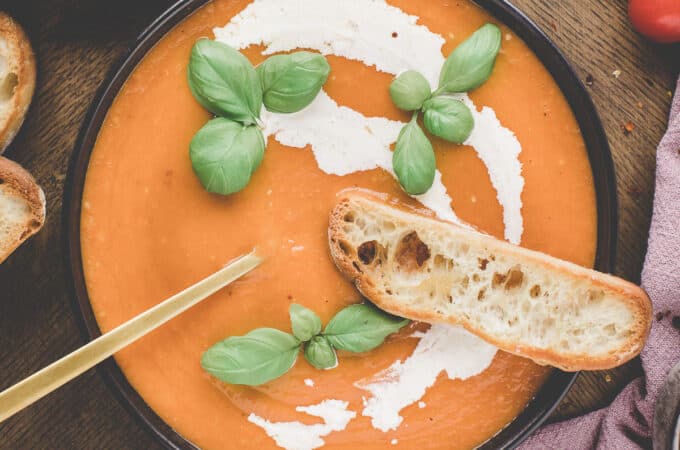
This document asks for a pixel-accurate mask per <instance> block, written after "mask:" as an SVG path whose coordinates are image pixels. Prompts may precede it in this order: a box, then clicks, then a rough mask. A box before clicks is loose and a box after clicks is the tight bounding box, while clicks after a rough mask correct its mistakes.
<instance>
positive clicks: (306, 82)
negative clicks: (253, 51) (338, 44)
mask: <svg viewBox="0 0 680 450" xmlns="http://www.w3.org/2000/svg"><path fill="white" fill-rule="evenodd" d="M256 70H257V74H258V75H259V77H260V82H261V84H262V92H263V94H264V97H263V101H264V106H265V107H266V108H267V109H268V110H269V111H273V112H279V113H294V112H297V111H300V110H301V109H303V108H304V107H306V106H307V105H309V104H310V103H312V101H313V100H314V99H315V98H316V96H317V94H318V93H319V91H320V90H321V86H323V84H324V83H325V82H326V80H327V79H328V74H329V73H330V71H331V67H330V66H329V65H328V61H326V58H324V57H323V56H322V55H320V54H318V53H311V52H295V53H290V54H287V55H274V56H271V57H269V58H267V59H266V60H265V61H264V62H263V63H262V64H260V65H259V66H257V69H256Z"/></svg>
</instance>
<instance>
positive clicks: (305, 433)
mask: <svg viewBox="0 0 680 450" xmlns="http://www.w3.org/2000/svg"><path fill="white" fill-rule="evenodd" d="M348 404H349V403H348V402H344V401H341V400H332V399H331V400H324V401H322V402H321V403H318V404H316V405H311V406H298V407H297V408H295V410H296V411H299V412H304V413H307V414H309V415H310V416H315V417H320V418H321V419H322V420H323V423H315V424H311V425H307V424H304V423H302V422H297V421H296V422H270V421H268V420H267V419H263V418H262V417H260V416H258V415H257V414H255V413H251V414H250V415H249V416H248V422H251V423H254V424H255V425H257V426H258V427H260V428H262V429H263V430H264V431H265V432H266V433H267V435H268V436H269V437H271V438H272V439H274V441H276V445H278V446H279V447H282V448H285V449H286V450H312V449H315V448H319V447H322V446H323V445H324V443H325V442H324V440H323V439H321V438H322V437H324V436H327V435H328V434H330V433H332V432H333V431H340V430H344V429H345V427H347V424H348V423H349V422H350V421H351V420H352V419H354V418H355V417H356V415H357V413H356V412H354V411H350V410H348V409H347V405H348Z"/></svg>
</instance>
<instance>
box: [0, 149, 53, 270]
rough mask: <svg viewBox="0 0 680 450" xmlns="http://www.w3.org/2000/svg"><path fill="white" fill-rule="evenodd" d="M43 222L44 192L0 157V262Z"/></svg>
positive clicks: (32, 179) (19, 170)
mask: <svg viewBox="0 0 680 450" xmlns="http://www.w3.org/2000/svg"><path fill="white" fill-rule="evenodd" d="M44 223H45V194H44V193H43V191H42V189H40V186H38V184H37V183H36V181H35V179H34V178H33V176H31V174H30V173H28V172H27V171H26V169H24V168H23V167H21V166H20V165H19V164H17V163H15V162H13V161H10V160H9V159H7V158H4V157H2V156H0V263H2V262H3V261H4V260H5V259H7V257H8V256H9V255H10V254H11V253H12V252H13V251H14V250H15V249H16V248H17V247H19V245H21V244H22V243H23V242H24V241H25V240H26V239H28V238H29V237H31V236H33V235H34V234H35V233H37V232H38V231H39V230H40V228H42V226H43V224H44Z"/></svg>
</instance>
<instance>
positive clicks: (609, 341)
mask: <svg viewBox="0 0 680 450" xmlns="http://www.w3.org/2000/svg"><path fill="white" fill-rule="evenodd" d="M335 213H336V214H334V215H333V217H332V220H331V222H332V224H331V247H333V246H334V245H335V246H336V248H337V251H336V252H334V253H335V259H336V263H337V264H338V266H339V267H340V269H341V270H342V271H343V272H345V273H346V274H347V275H349V276H350V277H351V278H354V279H355V282H356V284H357V287H359V289H360V290H361V291H362V292H363V293H364V295H366V296H367V297H368V298H369V299H370V300H372V301H374V302H376V303H377V304H378V306H380V307H381V308H384V309H387V310H388V311H390V312H392V313H395V314H400V315H403V316H405V317H410V318H413V319H416V320H424V321H428V322H449V323H457V324H462V325H464V326H465V327H466V328H467V329H468V330H470V331H472V332H474V333H475V334H478V335H479V336H480V337H482V338H484V339H486V340H488V341H490V342H492V343H493V344H495V345H497V346H499V347H500V348H502V349H504V350H506V351H509V352H511V353H516V354H520V355H524V356H528V357H532V358H533V359H535V360H536V361H537V362H540V363H544V364H546V363H547V364H551V365H555V366H558V367H561V368H563V369H566V370H577V369H581V368H583V369H585V368H601V367H605V366H614V365H618V364H621V363H623V362H625V361H626V360H628V359H630V358H632V357H633V356H634V355H635V354H637V353H638V352H639V351H640V349H641V348H642V344H643V342H644V338H645V336H646V333H647V329H648V327H649V316H650V308H649V301H648V298H647V296H646V294H644V292H643V291H641V290H640V289H639V288H637V287H634V286H633V285H630V284H629V283H627V282H624V281H623V280H618V279H615V278H614V277H611V276H608V275H604V274H600V273H597V272H595V271H590V270H588V269H584V268H581V267H579V266H576V265H573V264H570V263H567V262H564V261H559V260H557V259H555V258H551V257H548V256H546V255H542V254H539V253H537V252H531V251H529V250H525V249H521V248H519V247H515V246H512V245H510V244H507V243H505V242H502V241H498V240H496V239H494V238H492V237H490V236H486V235H482V234H481V233H477V232H474V231H469V230H465V229H462V228H460V227H458V226H455V225H452V224H447V223H443V222H441V221H438V220H435V219H431V218H427V217H423V216H420V215H418V214H414V213H409V212H405V211H404V210H401V209H398V208H394V207H391V206H389V205H386V204H384V203H382V202H376V201H371V200H368V199H366V198H363V197H361V196H358V197H356V198H351V199H350V200H346V201H345V202H344V204H342V203H341V205H340V206H339V207H338V208H336V211H335ZM338 213H339V214H338ZM334 241H335V242H334ZM349 264H351V267H350V266H349ZM610 278H611V279H613V280H615V282H614V283H612V280H610ZM619 284H622V285H623V286H620V285H619ZM631 287H633V288H634V289H633V291H635V290H637V291H639V292H636V294H637V295H641V296H642V300H641V301H639V299H635V300H631V298H630V297H629V296H628V294H629V292H628V291H631ZM640 293H641V294H640ZM639 304H642V307H639Z"/></svg>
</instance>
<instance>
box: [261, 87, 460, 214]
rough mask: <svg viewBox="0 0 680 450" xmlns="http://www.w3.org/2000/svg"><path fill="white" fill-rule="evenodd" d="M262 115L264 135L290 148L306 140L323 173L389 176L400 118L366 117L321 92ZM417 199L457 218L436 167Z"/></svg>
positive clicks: (264, 110) (400, 123) (303, 143)
mask: <svg viewBox="0 0 680 450" xmlns="http://www.w3.org/2000/svg"><path fill="white" fill-rule="evenodd" d="M261 119H262V122H263V123H264V124H265V129H264V133H265V135H266V136H270V135H274V136H275V137H276V140H277V141H279V142H280V143H281V144H283V145H287V146H289V147H296V148H305V147H306V146H307V145H309V146H310V147H311V149H312V152H313V153H314V158H315V159H316V163H317V165H318V166H319V168H320V169H321V170H323V171H324V172H326V173H329V174H334V175H347V174H349V173H352V172H359V171H362V170H371V169H376V168H381V169H384V170H386V171H388V172H389V173H390V174H392V176H394V171H393V170H392V151H391V150H390V145H391V144H392V143H394V142H396V140H397V136H398V135H399V131H400V130H401V127H402V126H403V125H404V124H403V123H402V122H399V121H396V120H389V119H386V118H384V117H366V116H364V115H363V114H361V113H359V112H357V111H355V110H353V109H351V108H348V107H346V106H339V105H338V104H337V103H336V102H335V100H333V99H332V98H330V97H329V96H328V94H326V92H324V91H321V92H319V95H318V96H317V98H316V99H315V100H314V101H313V102H312V104H311V105H309V106H308V107H307V108H305V109H303V110H302V111H299V112H297V113H293V114H277V113H271V112H269V111H267V110H266V109H264V108H263V109H262V114H261ZM319 130H323V131H324V132H323V133H320V132H319ZM357 143H360V144H357ZM416 198H417V199H418V200H419V201H420V202H421V203H422V204H423V205H425V206H427V207H428V208H430V209H431V210H433V211H434V212H435V213H437V215H438V216H439V217H441V218H442V219H445V220H450V221H452V222H457V223H460V221H459V220H458V217H456V214H455V213H454V212H453V209H452V208H451V197H449V195H448V193H447V192H446V187H445V186H444V184H443V183H442V177H441V173H440V172H439V170H437V171H436V173H435V179H434V183H433V184H432V187H431V188H430V189H429V190H428V191H427V192H426V193H425V194H423V195H419V196H416Z"/></svg>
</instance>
